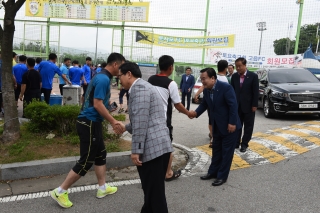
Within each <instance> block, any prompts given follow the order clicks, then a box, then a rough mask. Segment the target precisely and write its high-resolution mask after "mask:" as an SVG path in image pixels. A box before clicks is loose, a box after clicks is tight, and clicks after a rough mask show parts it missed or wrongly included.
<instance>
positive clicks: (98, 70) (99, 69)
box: [96, 64, 102, 73]
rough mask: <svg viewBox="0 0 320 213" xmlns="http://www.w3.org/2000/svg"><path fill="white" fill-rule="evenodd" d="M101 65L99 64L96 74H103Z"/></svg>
mask: <svg viewBox="0 0 320 213" xmlns="http://www.w3.org/2000/svg"><path fill="white" fill-rule="evenodd" d="M101 70H102V69H101V64H98V66H97V69H96V73H99V72H101Z"/></svg>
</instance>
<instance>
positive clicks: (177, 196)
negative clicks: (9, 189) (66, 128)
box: [0, 104, 320, 213]
mask: <svg viewBox="0 0 320 213" xmlns="http://www.w3.org/2000/svg"><path fill="white" fill-rule="evenodd" d="M196 107H197V105H194V104H192V106H191V109H195V108H196ZM315 119H318V117H316V116H285V117H281V118H277V119H266V118H264V116H263V113H262V111H261V110H258V112H257V113H256V122H255V128H254V132H265V131H267V130H270V129H275V128H280V127H285V126H290V125H292V124H298V123H302V122H305V121H310V120H315ZM207 124H208V118H207V115H206V114H203V115H202V116H201V117H200V118H198V119H193V120H190V119H189V118H187V117H186V116H185V115H183V114H181V113H178V112H177V111H175V112H174V113H173V126H174V142H175V143H179V144H183V145H186V146H188V147H195V146H199V145H203V144H207V143H208V127H207ZM319 158H320V149H319V148H317V149H314V150H312V151H310V152H307V153H305V154H301V155H297V156H294V157H291V158H289V159H286V160H284V161H281V162H279V163H276V164H268V165H261V166H252V167H250V168H246V169H238V170H234V171H231V172H230V176H229V179H228V182H227V183H226V184H224V185H222V186H219V187H212V186H211V181H201V180H200V179H199V177H200V176H201V175H202V174H204V173H205V172H206V171H207V168H204V170H203V171H202V172H200V173H199V174H196V175H194V176H191V177H186V178H180V179H179V180H176V181H173V182H169V183H167V185H166V190H167V191H166V194H167V201H168V206H169V212H173V213H175V212H186V213H198V212H199V213H204V212H290V213H291V212H292V213H295V212H297V213H298V212H299V213H300V212H319V209H320V202H319V196H318V195H319V194H320V184H319V176H320V166H319ZM207 166H208V165H207ZM95 193H96V191H94V190H93V191H86V192H77V193H72V194H70V199H71V200H72V201H73V202H74V206H73V207H72V208H71V209H68V210H63V209H62V208H60V207H59V206H58V205H57V204H56V203H55V201H53V200H52V199H51V198H50V197H46V198H37V199H30V200H24V201H15V202H8V203H0V212H3V213H4V212H113V213H118V212H119V213H124V212H126V213H127V212H128V213H129V212H140V208H141V206H142V203H143V193H142V190H141V185H140V184H133V185H128V186H121V187H119V190H118V192H117V193H116V194H115V195H111V196H108V197H106V198H104V199H96V198H95Z"/></svg>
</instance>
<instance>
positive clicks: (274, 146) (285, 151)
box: [249, 137, 298, 158]
mask: <svg viewBox="0 0 320 213" xmlns="http://www.w3.org/2000/svg"><path fill="white" fill-rule="evenodd" d="M251 140H252V141H254V142H257V143H260V144H262V145H264V146H265V147H267V148H269V149H271V150H273V151H275V152H277V153H279V154H280V155H283V156H284V157H285V158H288V157H292V156H295V155H297V154H298V153H297V152H295V151H292V150H291V149H289V148H288V147H285V146H282V145H281V144H278V143H276V142H274V141H271V140H267V139H265V138H260V137H252V139H251ZM249 148H250V144H249Z"/></svg>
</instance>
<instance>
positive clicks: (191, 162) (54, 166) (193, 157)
mask: <svg viewBox="0 0 320 213" xmlns="http://www.w3.org/2000/svg"><path fill="white" fill-rule="evenodd" d="M130 136H131V135H130V134H129V133H128V132H125V133H123V135H122V136H121V137H122V138H123V139H125V140H131V137H130ZM172 145H173V146H174V147H175V148H178V149H180V150H182V151H184V152H185V153H187V155H188V162H187V165H186V167H185V169H184V170H183V174H184V176H190V175H193V174H194V173H196V172H191V171H193V169H192V168H193V167H198V166H197V163H199V162H200V163H201V162H202V163H203V162H204V161H206V160H205V159H204V160H200V159H201V156H199V152H195V151H194V150H192V149H190V148H188V147H185V146H183V145H180V144H175V143H173V144H172ZM130 155H131V151H126V152H113V153H108V154H107V158H106V160H107V167H108V168H124V167H129V166H134V164H133V163H132V161H131V157H130ZM78 159H79V156H72V157H66V158H55V159H47V160H36V161H29V162H21V163H10V164H0V181H4V180H18V179H25V178H36V177H41V176H51V175H60V174H67V173H68V172H69V171H70V169H71V168H72V167H73V166H74V165H75V163H76V161H77V160H78ZM201 165H202V164H201ZM200 167H202V166H200ZM93 169H94V167H91V169H90V170H93Z"/></svg>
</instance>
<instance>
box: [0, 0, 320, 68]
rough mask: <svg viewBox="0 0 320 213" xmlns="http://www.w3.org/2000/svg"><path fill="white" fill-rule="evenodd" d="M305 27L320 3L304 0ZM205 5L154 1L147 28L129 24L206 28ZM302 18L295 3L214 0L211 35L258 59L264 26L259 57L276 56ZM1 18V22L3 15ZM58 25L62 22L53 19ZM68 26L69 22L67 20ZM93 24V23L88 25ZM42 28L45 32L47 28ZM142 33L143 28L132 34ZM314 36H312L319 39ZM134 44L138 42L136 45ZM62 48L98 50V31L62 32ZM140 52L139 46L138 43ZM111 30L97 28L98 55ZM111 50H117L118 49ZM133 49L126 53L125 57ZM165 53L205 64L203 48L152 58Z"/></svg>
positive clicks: (156, 50) (317, 18) (319, 15)
mask: <svg viewBox="0 0 320 213" xmlns="http://www.w3.org/2000/svg"><path fill="white" fill-rule="evenodd" d="M304 2H305V3H304V9H303V16H302V25H304V24H315V23H316V22H320V0H304ZM206 4H207V0H152V1H150V12H149V22H148V23H133V22H131V23H129V22H128V23H127V24H128V25H138V26H139V25H140V26H153V27H171V28H175V27H179V28H196V29H203V28H204V26H205V13H206ZM24 15H25V8H24V6H23V7H22V8H21V9H20V11H19V12H18V14H17V18H18V19H30V18H29V17H25V16H24ZM298 15H299V5H298V4H296V1H295V0H268V1H266V0H241V1H239V0H224V1H222V0H211V1H210V7H209V18H208V32H210V35H226V34H235V36H236V39H235V46H234V48H229V49H220V51H224V52H229V53H236V54H241V55H244V54H255V55H258V52H259V43H260V35H261V34H260V32H259V31H258V28H257V27H256V23H257V22H260V21H265V22H266V25H267V26H266V28H267V30H265V31H264V32H263V37H262V46H261V55H268V56H269V55H275V54H274V51H273V41H274V40H276V39H280V38H284V37H287V36H288V34H289V31H288V25H289V24H290V23H291V22H292V23H293V28H292V30H291V36H290V38H291V39H294V38H295V34H296V30H297V24H298ZM0 16H2V17H3V11H1V13H0ZM52 20H59V19H52ZM64 21H65V20H64ZM68 21H74V22H81V21H83V20H68ZM84 22H86V23H93V22H94V20H88V21H84ZM105 23H108V24H115V25H119V24H121V22H103V24H105ZM43 29H44V28H43ZM133 30H139V29H133ZM40 31H41V30H40V27H38V26H37V27H34V28H29V29H27V31H26V37H31V38H35V37H37V36H40ZM131 33H134V31H127V32H126V36H125V44H126V45H130V44H131V42H132V41H131V38H132V37H131V35H132V34H131ZM154 33H157V34H164V35H169V36H170V35H171V36H182V37H183V36H203V32H200V31H190V30H154ZM315 33H316V32H314V34H315ZM58 35H59V32H58V28H57V27H52V28H51V34H50V36H51V40H53V41H56V42H53V43H56V44H58V42H57V41H58V40H59V36H58ZM15 37H17V38H22V37H23V24H21V23H18V22H16V32H15ZM114 41H115V43H118V44H119V42H120V33H119V32H115V35H114ZM134 43H135V42H134ZM60 45H61V46H64V47H70V48H75V49H83V50H89V51H94V49H95V45H96V28H85V27H61V29H60ZM134 46H138V47H140V46H141V45H140V44H136V43H135V44H134ZM111 49H112V29H99V33H98V50H99V51H100V52H111ZM113 50H117V48H114V49H113ZM150 51H151V50H150V49H141V48H139V49H138V48H136V49H134V51H133V54H134V55H135V56H136V57H138V56H141V57H142V56H145V55H147V56H149V55H151V52H150ZM129 52H130V50H129V49H128V48H125V53H127V54H129ZM163 54H169V55H173V56H174V58H177V59H178V61H192V62H201V54H202V50H201V49H177V48H164V47H155V46H154V47H153V50H152V55H154V56H155V57H159V56H161V55H163Z"/></svg>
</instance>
